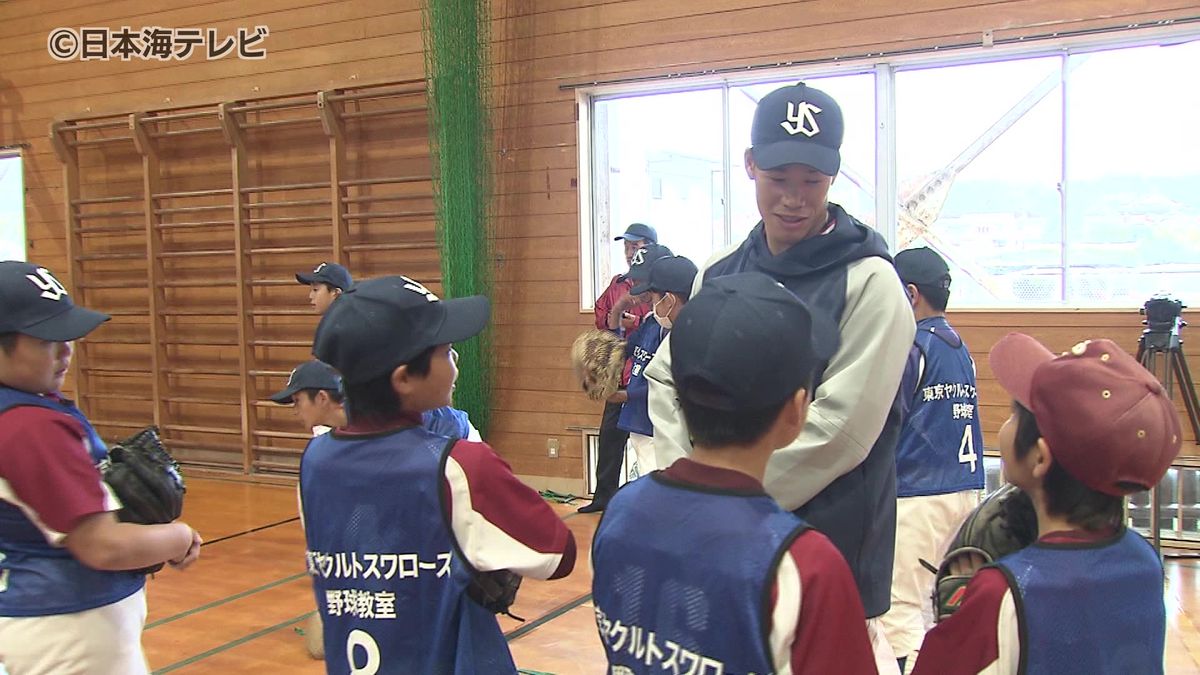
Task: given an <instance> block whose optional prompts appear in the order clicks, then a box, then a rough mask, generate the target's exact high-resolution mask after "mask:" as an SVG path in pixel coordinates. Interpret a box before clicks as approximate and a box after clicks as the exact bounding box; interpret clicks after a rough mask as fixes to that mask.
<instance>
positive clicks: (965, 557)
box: [950, 553, 987, 577]
mask: <svg viewBox="0 0 1200 675" xmlns="http://www.w3.org/2000/svg"><path fill="white" fill-rule="evenodd" d="M986 563H987V561H986V560H984V558H983V556H981V555H979V554H978V553H964V554H961V555H958V556H956V557H955V558H954V560H952V561H950V573H951V574H955V575H961V576H964V577H969V576H972V575H974V574H975V572H976V571H977V570H978V569H979V568H980V567H983V566H984V565H985V564H986Z"/></svg>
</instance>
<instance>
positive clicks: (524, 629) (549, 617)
mask: <svg viewBox="0 0 1200 675" xmlns="http://www.w3.org/2000/svg"><path fill="white" fill-rule="evenodd" d="M591 599H592V594H591V593H584V594H583V595H581V596H579V597H578V598H575V599H574V600H571V601H570V602H568V603H566V604H564V605H560V606H559V607H557V608H555V609H552V610H550V611H549V612H547V613H545V614H543V615H542V616H540V617H538V618H536V619H534V620H533V621H530V622H528V623H523V624H521V626H520V627H519V628H515V629H513V630H511V631H509V632H508V633H505V634H504V639H505V640H508V641H509V642H512V641H514V640H517V639H519V638H521V637H523V636H525V635H528V634H529V633H530V632H532V631H533V630H534V629H535V628H537V627H539V626H541V625H543V624H547V623H549V622H551V621H553V620H555V619H557V618H558V617H560V616H562V615H563V614H566V613H567V612H569V611H571V610H573V609H575V608H576V607H578V606H580V605H582V604H583V603H585V602H587V601H588V600H591Z"/></svg>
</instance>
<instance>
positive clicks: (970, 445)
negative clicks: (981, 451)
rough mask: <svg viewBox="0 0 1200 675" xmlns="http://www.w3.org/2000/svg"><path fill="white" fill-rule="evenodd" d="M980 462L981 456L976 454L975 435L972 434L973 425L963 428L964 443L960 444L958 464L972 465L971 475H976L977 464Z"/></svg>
mask: <svg viewBox="0 0 1200 675" xmlns="http://www.w3.org/2000/svg"><path fill="white" fill-rule="evenodd" d="M978 460H979V455H976V454H975V435H974V434H972V433H971V425H970V424H968V425H967V426H965V427H963V437H962V442H960V443H959V444H958V463H959V464H968V463H969V464H970V465H971V473H975V466H976V462H977V461H978Z"/></svg>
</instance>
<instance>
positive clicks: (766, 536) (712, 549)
mask: <svg viewBox="0 0 1200 675" xmlns="http://www.w3.org/2000/svg"><path fill="white" fill-rule="evenodd" d="M674 324H675V327H674V329H673V330H672V333H671V339H670V341H669V342H668V344H669V349H670V354H671V372H672V374H673V375H674V379H675V382H676V386H677V387H678V391H679V399H680V405H681V406H682V409H683V415H684V417H685V418H686V422H687V425H688V429H689V430H690V431H691V434H692V440H693V443H694V445H693V450H692V454H691V455H690V456H689V457H687V458H682V459H678V460H676V461H675V462H674V463H673V464H672V465H671V466H669V467H667V468H666V469H664V470H662V471H656V472H654V473H652V474H650V475H649V476H648V477H646V478H642V479H639V480H637V481H634V482H633V483H629V484H627V485H626V486H625V487H623V488H621V489H620V490H619V491H617V494H616V496H614V497H613V499H612V501H611V502H610V503H609V505H608V509H607V510H606V511H605V513H604V517H603V518H602V519H601V521H600V525H599V527H598V528H597V530H596V536H595V539H594V541H593V547H592V564H593V567H594V579H593V582H592V594H593V598H594V602H595V605H596V625H597V628H598V629H599V632H600V639H601V642H602V643H603V644H604V649H605V653H606V655H607V657H608V662H609V665H610V669H611V672H614V673H616V672H622V673H660V672H663V670H664V669H670V668H672V667H673V666H672V664H674V666H675V667H677V668H678V669H680V670H682V668H683V667H686V666H687V664H696V665H695V666H692V670H695V671H696V672H701V671H703V672H729V673H781V672H793V673H849V674H858V673H875V672H876V670H875V659H874V655H873V654H872V650H871V644H870V640H869V638H868V636H867V630H866V625H865V624H864V623H863V618H862V617H863V607H862V603H861V601H860V600H859V598H858V591H857V589H856V587H855V584H854V579H853V577H852V576H851V574H850V569H849V567H847V565H846V562H845V560H844V559H843V558H842V556H841V554H840V553H838V550H837V549H836V548H835V547H834V546H833V544H832V543H831V542H830V541H829V539H827V538H826V537H825V536H824V535H823V534H821V533H820V532H817V531H816V530H814V529H812V528H811V527H810V526H809V525H808V524H807V523H806V522H804V521H803V520H802V519H801V518H799V517H798V516H796V515H795V514H793V513H790V512H788V511H785V510H783V508H781V507H780V506H779V505H778V504H777V503H776V502H775V500H773V499H771V497H769V496H768V495H767V494H766V492H765V491H764V489H763V485H762V480H763V474H764V472H765V470H766V464H767V459H768V458H769V457H770V456H771V453H772V452H774V451H775V449H776V448H779V447H782V446H783V445H785V444H787V443H788V442H790V441H791V440H792V439H794V438H795V437H796V434H797V433H799V431H800V428H801V426H803V424H804V419H805V415H806V414H807V410H808V403H809V392H810V391H811V390H812V388H813V382H814V377H815V374H816V372H817V370H818V367H819V364H820V363H821V362H822V361H824V360H825V359H827V358H828V356H829V354H831V353H832V351H833V347H834V343H835V342H836V337H835V335H834V329H833V327H832V325H831V322H829V321H828V320H826V319H823V318H821V317H819V316H814V315H813V314H812V313H811V312H810V311H809V308H808V306H806V305H805V304H804V303H803V302H801V301H800V300H799V299H798V298H797V297H796V296H795V295H793V294H792V293H791V292H789V291H788V290H787V289H785V288H784V287H783V286H781V285H780V284H778V283H776V282H775V281H773V280H772V279H771V278H770V277H767V276H766V275H764V274H761V273H757V272H752V273H745V274H734V275H729V276H724V277H721V278H718V279H714V280H712V281H710V282H708V283H706V284H705V285H704V286H703V287H701V289H700V291H699V292H698V293H697V294H696V295H695V296H694V297H693V298H692V299H691V300H690V301H688V303H687V305H685V306H684V307H683V309H682V310H681V311H680V312H679V315H678V317H677V319H676V321H675V322H674ZM781 335H786V336H787V340H781V339H780V337H779V336H781Z"/></svg>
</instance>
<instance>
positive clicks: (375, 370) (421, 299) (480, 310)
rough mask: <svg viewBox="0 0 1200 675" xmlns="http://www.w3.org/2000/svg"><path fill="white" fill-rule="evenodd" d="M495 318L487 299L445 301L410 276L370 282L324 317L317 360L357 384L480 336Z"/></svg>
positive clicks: (350, 292)
mask: <svg viewBox="0 0 1200 675" xmlns="http://www.w3.org/2000/svg"><path fill="white" fill-rule="evenodd" d="M490 313H491V304H490V303H489V302H488V299H487V298H485V297H483V296H482V295H473V296H470V297H466V298H455V299H453V300H441V299H439V298H438V296H436V295H434V294H433V293H432V292H430V291H429V289H427V288H425V287H424V286H422V285H421V284H420V283H418V282H416V281H413V280H412V279H409V278H408V277H405V276H389V277H380V278H378V279H368V280H366V281H363V282H360V283H358V284H356V285H355V286H353V287H352V288H350V289H349V290H347V291H345V292H344V293H342V295H341V297H339V298H338V301H337V302H335V303H333V304H332V305H330V307H329V311H327V312H325V315H324V316H322V317H321V323H319V324H317V334H316V337H315V339H314V340H313V356H316V357H317V358H318V359H320V360H321V361H324V362H325V363H328V364H329V365H331V366H333V367H334V368H336V369H337V370H338V371H339V372H341V374H342V379H344V380H345V381H346V382H350V383H353V384H358V383H360V382H366V381H367V380H370V379H372V378H374V377H377V376H379V375H382V374H384V373H390V372H391V371H392V370H394V369H395V368H396V367H397V366H400V365H403V364H405V363H408V362H409V361H410V360H412V359H413V358H415V357H416V356H418V355H420V354H421V352H423V351H425V350H426V349H429V348H430V347H435V346H437V345H444V344H449V343H451V342H459V341H461V340H466V339H468V338H471V337H473V336H475V335H477V334H478V333H479V332H480V331H482V330H483V328H484V326H486V325H487V322H488V317H489V315H490Z"/></svg>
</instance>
